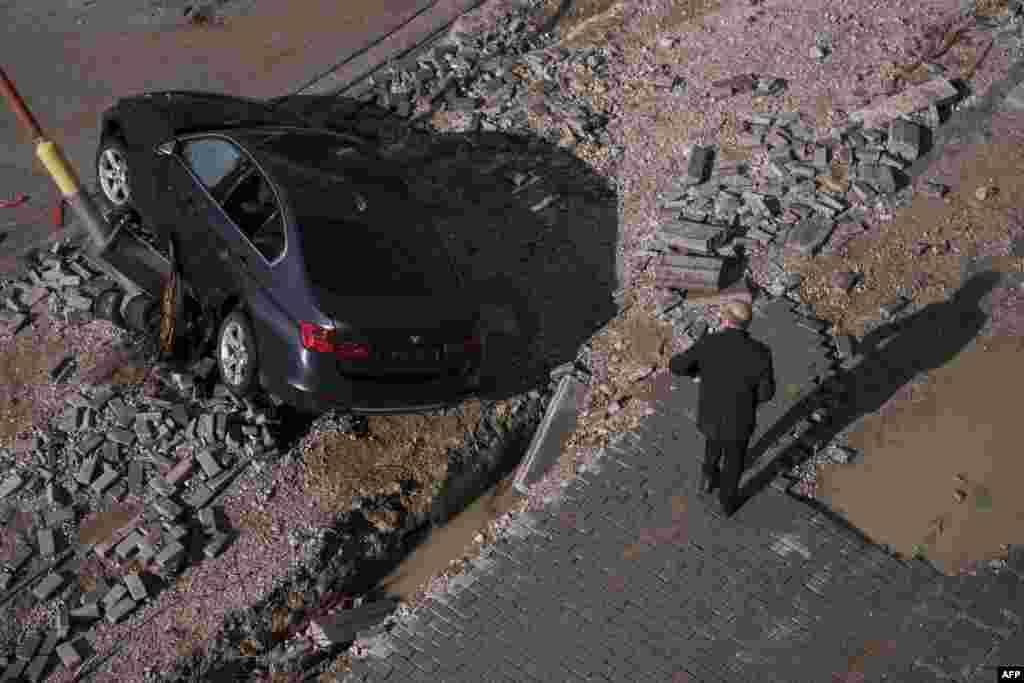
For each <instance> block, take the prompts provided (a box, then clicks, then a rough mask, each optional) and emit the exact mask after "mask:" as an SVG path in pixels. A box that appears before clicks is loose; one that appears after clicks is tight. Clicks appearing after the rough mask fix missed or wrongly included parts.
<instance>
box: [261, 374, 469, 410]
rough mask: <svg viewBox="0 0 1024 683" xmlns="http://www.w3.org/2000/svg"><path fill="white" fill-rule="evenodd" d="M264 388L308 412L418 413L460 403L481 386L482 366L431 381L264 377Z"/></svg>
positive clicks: (337, 377) (338, 377)
mask: <svg viewBox="0 0 1024 683" xmlns="http://www.w3.org/2000/svg"><path fill="white" fill-rule="evenodd" d="M262 383H263V386H264V388H265V389H266V390H267V391H269V392H271V393H273V394H275V395H277V396H278V397H279V398H280V399H281V400H283V401H284V402H285V403H287V404H288V405H290V406H293V407H294V408H296V409H298V410H300V411H301V412H304V413H310V414H321V413H324V412H326V411H327V410H330V409H339V410H345V411H349V412H352V413H356V414H363V415H394V414H403V413H418V412H426V411H429V410H435V409H438V408H443V407H446V406H452V405H457V404H459V403H462V402H463V401H466V400H468V399H470V398H472V397H473V396H474V395H475V394H476V392H477V391H478V389H479V384H480V380H479V367H472V368H470V369H469V371H468V372H465V373H460V374H454V375H444V376H441V377H439V378H438V379H436V380H434V381H429V382H400V381H396V380H393V379H391V380H387V381H380V380H376V379H370V378H367V379H364V378H354V377H342V376H337V375H335V376H333V377H332V379H331V381H330V382H329V386H324V385H322V384H321V385H311V384H310V383H305V382H303V381H302V380H301V379H299V380H296V379H287V378H280V379H277V380H275V379H274V378H272V377H264V378H262Z"/></svg>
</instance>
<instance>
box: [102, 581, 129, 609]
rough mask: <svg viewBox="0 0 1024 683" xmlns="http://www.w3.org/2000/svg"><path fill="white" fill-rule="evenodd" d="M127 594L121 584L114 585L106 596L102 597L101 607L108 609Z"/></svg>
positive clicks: (126, 590)
mask: <svg viewBox="0 0 1024 683" xmlns="http://www.w3.org/2000/svg"><path fill="white" fill-rule="evenodd" d="M127 593H128V588H127V587H126V586H124V585H123V584H120V583H118V584H115V585H114V586H113V587H111V589H110V590H109V591H107V594H106V595H104V596H103V606H104V607H105V608H107V609H108V610H109V609H110V606H111V605H114V604H117V602H118V601H119V600H120V599H121V598H123V597H124V596H125V595H126V594H127Z"/></svg>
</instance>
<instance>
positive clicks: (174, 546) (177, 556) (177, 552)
mask: <svg viewBox="0 0 1024 683" xmlns="http://www.w3.org/2000/svg"><path fill="white" fill-rule="evenodd" d="M184 557H185V546H183V545H182V544H181V543H179V542H178V541H172V542H171V543H168V544H167V545H165V546H164V547H163V548H162V549H161V550H160V552H159V553H157V556H156V563H157V565H158V566H160V567H163V568H166V569H173V568H174V567H176V566H177V565H178V564H179V563H180V562H181V560H182V559H184Z"/></svg>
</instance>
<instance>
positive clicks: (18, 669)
mask: <svg viewBox="0 0 1024 683" xmlns="http://www.w3.org/2000/svg"><path fill="white" fill-rule="evenodd" d="M27 667H28V660H26V659H16V660H14V661H13V662H11V663H10V664H9V665H8V666H7V669H6V670H5V671H4V677H3V678H0V681H3V682H4V683H6V682H7V681H18V680H21V675H22V674H23V673H24V672H25V669H26V668H27Z"/></svg>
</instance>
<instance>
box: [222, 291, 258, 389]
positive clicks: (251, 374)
mask: <svg viewBox="0 0 1024 683" xmlns="http://www.w3.org/2000/svg"><path fill="white" fill-rule="evenodd" d="M256 362H257V361H256V336H255V335H254V334H253V330H252V323H250V322H249V317H248V316H247V315H246V314H245V313H243V312H242V311H240V310H235V311H232V312H231V313H229V314H228V315H227V317H225V318H224V321H223V322H221V324H220V332H219V333H218V335H217V367H218V368H219V369H220V377H221V381H222V382H224V386H226V387H227V388H228V391H230V392H231V393H232V394H234V395H235V396H238V397H239V398H241V397H243V396H247V395H249V394H251V393H252V392H253V390H254V389H255V387H256V383H257V377H259V375H258V369H257V367H256Z"/></svg>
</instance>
